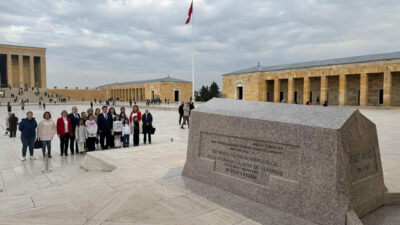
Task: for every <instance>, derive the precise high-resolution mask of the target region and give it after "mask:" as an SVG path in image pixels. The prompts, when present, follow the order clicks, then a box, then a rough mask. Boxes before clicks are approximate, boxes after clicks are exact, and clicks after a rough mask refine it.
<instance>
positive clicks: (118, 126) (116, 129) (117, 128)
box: [112, 115, 123, 148]
mask: <svg viewBox="0 0 400 225" xmlns="http://www.w3.org/2000/svg"><path fill="white" fill-rule="evenodd" d="M122 129H123V126H122V122H121V118H120V116H119V115H116V116H115V119H114V122H113V129H112V132H113V135H114V146H115V147H116V148H121V135H122Z"/></svg>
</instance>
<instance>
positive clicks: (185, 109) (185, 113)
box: [181, 102, 190, 129]
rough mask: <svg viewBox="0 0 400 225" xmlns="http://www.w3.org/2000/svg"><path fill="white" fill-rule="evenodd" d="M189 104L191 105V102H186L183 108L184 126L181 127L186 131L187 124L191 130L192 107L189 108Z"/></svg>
mask: <svg viewBox="0 0 400 225" xmlns="http://www.w3.org/2000/svg"><path fill="white" fill-rule="evenodd" d="M189 104H190V103H189V102H186V103H185V106H183V123H182V126H181V128H182V129H185V128H184V127H183V125H185V124H186V122H187V125H188V128H189V116H190V106H189Z"/></svg>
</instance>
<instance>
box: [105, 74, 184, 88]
mask: <svg viewBox="0 0 400 225" xmlns="http://www.w3.org/2000/svg"><path fill="white" fill-rule="evenodd" d="M157 82H174V83H191V82H190V81H186V80H180V79H177V78H173V77H170V76H168V77H164V78H160V79H152V80H139V81H130V82H121V83H119V82H117V83H112V84H105V85H102V86H100V87H106V86H125V85H133V84H147V83H157Z"/></svg>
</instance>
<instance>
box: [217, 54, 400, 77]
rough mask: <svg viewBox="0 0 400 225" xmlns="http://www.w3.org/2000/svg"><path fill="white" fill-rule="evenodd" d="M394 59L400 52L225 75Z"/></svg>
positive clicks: (234, 73)
mask: <svg viewBox="0 0 400 225" xmlns="http://www.w3.org/2000/svg"><path fill="white" fill-rule="evenodd" d="M394 59H400V52H392V53H381V54H373V55H363V56H353V57H346V58H335V59H326V60H318V61H309V62H301V63H292V64H283V65H276V66H266V67H264V66H255V67H251V68H247V69H243V70H239V71H235V72H232V73H227V74H224V75H223V76H229V75H238V74H246V73H255V72H272V71H279V70H290V69H303V68H312V67H321V66H333V65H343V64H353V63H365V62H374V61H389V60H394Z"/></svg>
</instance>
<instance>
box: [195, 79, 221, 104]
mask: <svg viewBox="0 0 400 225" xmlns="http://www.w3.org/2000/svg"><path fill="white" fill-rule="evenodd" d="M219 95H220V92H219V87H218V84H217V83H215V82H212V84H211V85H210V87H208V86H204V85H203V86H201V88H200V90H199V91H195V93H194V97H195V100H196V101H202V102H206V101H209V100H210V99H212V98H215V97H219Z"/></svg>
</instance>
